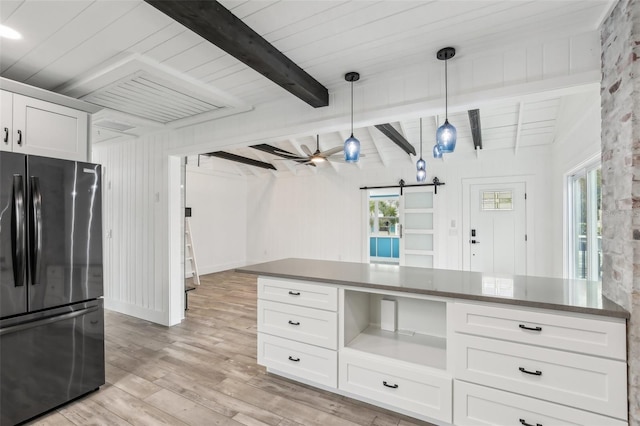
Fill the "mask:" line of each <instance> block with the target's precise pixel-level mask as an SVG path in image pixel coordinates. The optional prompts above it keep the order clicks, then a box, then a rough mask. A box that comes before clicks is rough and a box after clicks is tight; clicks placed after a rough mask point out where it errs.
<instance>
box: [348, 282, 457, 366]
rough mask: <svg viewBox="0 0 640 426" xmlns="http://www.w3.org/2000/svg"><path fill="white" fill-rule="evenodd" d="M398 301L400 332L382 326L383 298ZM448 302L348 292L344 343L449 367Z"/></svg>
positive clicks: (397, 321) (367, 350)
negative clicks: (447, 336)
mask: <svg viewBox="0 0 640 426" xmlns="http://www.w3.org/2000/svg"><path fill="white" fill-rule="evenodd" d="M382 299H385V300H394V301H395V306H396V309H395V311H396V312H395V313H396V323H397V329H396V331H387V330H382V329H381V328H380V322H381V320H380V317H381V307H380V306H381V300H382ZM446 310H447V305H446V302H443V301H439V300H428V299H421V298H417V297H405V296H395V295H394V296H390V295H382V294H377V293H369V292H364V291H356V290H345V292H344V311H345V312H344V346H345V347H346V348H350V349H354V350H359V351H363V352H367V353H370V354H375V355H380V356H384V357H388V358H390V359H396V360H400V361H405V362H410V363H414V364H419V365H423V366H427V367H432V368H437V369H441V370H446V368H447V339H446V335H447V323H446V316H447V315H446Z"/></svg>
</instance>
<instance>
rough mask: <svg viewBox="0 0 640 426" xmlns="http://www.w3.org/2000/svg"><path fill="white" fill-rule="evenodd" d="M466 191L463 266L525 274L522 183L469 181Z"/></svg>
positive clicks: (496, 271)
mask: <svg viewBox="0 0 640 426" xmlns="http://www.w3.org/2000/svg"><path fill="white" fill-rule="evenodd" d="M465 192H466V191H465ZM468 194H469V202H468V204H467V209H468V218H469V219H468V223H465V229H464V232H465V234H464V235H466V240H467V241H464V243H465V245H464V247H466V249H465V251H466V254H467V255H466V256H465V262H464V263H465V269H467V270H470V271H479V272H493V273H504V274H516V275H525V274H526V273H527V267H526V265H527V241H526V240H527V235H526V229H527V227H526V195H525V194H526V186H525V183H524V182H513V183H501V184H478V185H469V191H468Z"/></svg>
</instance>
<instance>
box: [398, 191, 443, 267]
mask: <svg viewBox="0 0 640 426" xmlns="http://www.w3.org/2000/svg"><path fill="white" fill-rule="evenodd" d="M403 192H404V194H403V195H402V196H400V224H401V225H402V228H401V229H402V230H401V232H400V265H402V266H419V267H422V268H433V265H434V264H435V250H434V247H435V244H434V243H435V242H434V227H433V225H434V223H435V221H434V212H435V209H434V202H435V197H434V194H433V187H413V188H404V191H403Z"/></svg>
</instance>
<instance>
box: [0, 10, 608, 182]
mask: <svg viewBox="0 0 640 426" xmlns="http://www.w3.org/2000/svg"><path fill="white" fill-rule="evenodd" d="M221 3H222V4H223V5H224V6H225V7H226V8H228V9H230V10H231V12H232V13H234V14H235V15H236V16H237V17H239V18H240V19H242V20H243V21H244V22H245V23H246V24H247V25H249V26H250V27H251V28H253V29H254V30H255V31H256V32H257V33H259V34H260V35H261V36H263V37H264V38H265V39H266V40H267V41H269V42H270V43H271V44H273V45H274V46H275V47H276V48H278V49H279V50H280V51H281V52H283V53H284V54H285V55H286V56H288V57H289V58H290V59H291V60H292V61H294V62H295V63H297V64H298V65H299V66H300V67H302V68H303V69H304V70H305V71H306V72H307V73H309V74H310V75H312V76H313V77H314V78H315V79H316V80H318V81H319V82H320V83H321V84H323V85H324V86H325V87H327V88H328V90H329V92H332V91H333V90H337V89H339V88H341V87H343V86H344V84H345V82H344V78H343V76H344V73H345V72H347V71H352V70H359V71H361V72H363V73H366V74H367V75H369V76H370V75H375V74H377V73H388V72H393V71H394V69H397V67H398V66H399V64H402V66H410V65H415V64H422V63H427V62H430V61H434V60H435V58H434V56H435V52H436V51H437V50H438V49H440V48H441V47H444V46H448V45H453V46H464V50H465V51H468V52H471V51H476V50H483V49H484V50H490V49H491V48H492V46H498V45H505V44H506V43H508V44H513V45H516V44H517V43H518V42H519V41H522V40H528V39H530V38H531V37H551V36H554V35H556V36H557V35H564V34H578V33H581V32H586V31H591V30H594V29H596V28H597V27H598V26H599V24H600V22H601V21H602V20H603V18H604V17H605V16H606V15H607V14H608V12H609V11H610V9H611V7H612V5H613V3H614V1H613V0H590V1H585V0H571V1H562V0H555V1H550V0H549V1H540V0H538V1H455V0H453V1H452V0H441V1H390V0H388V1H330V0H328V1H323V0H321V1H287V0H285V1H235V0H234V1H229V0H223V1H221ZM0 23H2V24H4V25H8V26H10V27H12V28H14V29H16V30H17V31H19V32H20V33H21V34H22V35H23V38H22V40H18V41H13V40H6V39H0V75H1V76H2V77H5V78H9V79H12V80H16V81H19V82H23V83H26V84H30V85H33V86H37V87H41V88H44V89H48V90H53V91H58V92H61V93H67V94H70V95H72V96H74V97H80V98H82V97H84V98H85V99H86V100H87V101H90V102H91V101H93V102H96V103H99V99H100V97H99V95H98V94H96V93H95V87H94V86H92V85H91V83H92V82H94V83H95V82H96V81H98V80H96V79H97V78H99V77H104V75H105V73H108V72H112V71H113V70H115V69H117V66H116V65H117V64H122V63H123V61H124V62H127V61H128V60H129V59H130V58H132V57H137V58H142V59H143V61H144V62H145V63H146V64H151V65H153V64H157V67H156V68H157V69H159V70H161V71H167V70H169V71H170V72H168V73H167V74H170V75H171V76H172V77H176V76H178V78H180V76H181V77H182V78H183V79H184V80H185V81H187V82H188V83H189V84H192V85H193V87H200V88H201V89H202V88H206V89H207V90H210V91H211V92H212V93H216V94H218V95H219V96H221V97H222V98H223V99H225V102H226V103H223V105H217V104H215V103H212V105H215V107H218V108H219V107H228V108H239V109H241V110H242V109H244V108H247V109H248V108H250V107H251V106H255V105H259V104H261V103H265V102H270V101H273V100H276V99H282V98H285V97H292V96H293V95H291V94H289V93H288V92H286V91H285V90H284V89H282V88H281V87H279V86H277V85H276V84H274V83H272V82H271V81H269V80H268V79H266V78H265V77H263V76H262V75H260V74H259V73H257V72H256V71H254V70H252V69H251V68H249V67H247V66H246V65H244V64H242V63H241V62H239V61H238V60H236V59H235V58H233V57H231V56H230V55H228V54H226V53H225V52H223V51H222V50H220V49H219V48H217V47H216V46H214V45H212V44H211V43H209V42H207V41H206V40H204V39H202V38H201V37H200V36H198V35H196V34H195V33H193V32H191V31H190V30H187V29H186V28H184V27H183V26H181V25H180V24H178V23H176V22H174V21H172V20H171V19H170V18H169V17H167V16H166V15H164V14H162V13H161V12H159V11H158V10H156V9H155V8H153V7H152V6H150V5H148V4H146V3H145V2H143V1H139V0H125V1H117V0H98V1H89V0H69V1H49V0H44V1H38V0H34V1H31V0H28V1H12V0H1V1H0ZM462 54H464V53H462ZM83 84H84V86H83ZM110 84H113V82H111V83H110ZM83 88H85V91H84V92H83ZM102 99H103V101H102V106H107V107H110V108H112V109H114V110H116V111H115V112H112V111H104V112H101V113H99V114H98V116H97V117H96V122H97V124H98V125H97V126H95V128H94V132H93V137H94V142H99V141H101V140H106V139H109V138H112V137H116V136H119V135H121V134H122V132H121V131H117V130H114V128H113V127H114V126H116V127H117V126H118V125H122V126H126V127H129V128H128V129H127V130H126V131H125V132H126V133H127V134H141V133H143V132H145V131H149V130H153V129H157V128H161V127H162V126H163V125H165V124H167V123H168V122H170V121H171V120H170V119H168V118H166V117H173V118H175V119H176V120H178V119H184V118H185V115H184V114H185V112H184V110H183V111H176V113H175V114H171V113H170V112H166V111H165V112H163V117H165V119H164V121H163V120H158V122H157V123H154V120H153V115H145V114H142V113H140V114H139V115H140V117H137V116H136V115H135V112H136V111H137V109H136V108H135V107H133V106H131V105H129V106H127V105H124V106H122V105H121V106H120V107H119V106H118V105H120V102H121V99H117V100H113V99H111V100H109V101H108V102H107V101H104V95H102ZM300 102H302V101H300ZM560 102H561V99H560V98H555V99H546V100H542V101H539V102H531V103H527V104H521V103H518V104H507V105H498V106H493V107H491V108H483V109H482V110H481V112H480V115H481V121H482V132H483V138H484V139H485V140H491V146H488V145H487V144H485V149H498V148H511V149H515V148H517V146H527V145H531V144H543V143H551V141H552V140H553V136H554V126H555V119H556V115H557V111H558V105H559V104H560ZM118 109H119V110H120V113H118V112H117V111H118ZM213 109H215V108H213V107H212V110H213ZM222 109H224V108H222ZM187 110H188V109H187ZM132 112H133V113H134V115H133V116H131V113H132ZM156 112H157V111H156ZM124 113H129V114H124ZM202 113H211V111H199V112H198V111H194V115H197V114H202ZM201 117H202V118H203V119H204V118H207V119H210V118H212V117H210V116H207V115H203V116H201ZM213 118H215V117H213ZM450 119H451V121H453V120H455V121H456V123H467V125H462V126H458V132H459V146H460V147H463V148H462V149H467V150H472V149H473V144H472V143H471V142H467V141H469V140H470V130H469V128H468V117H467V116H466V112H463V113H456V114H450ZM101 122H102V123H104V124H105V125H104V127H100V126H99V125H100V123H101ZM392 124H393V125H394V126H395V127H396V129H397V130H399V131H400V132H401V133H403V134H404V136H405V137H406V138H407V139H408V140H409V141H411V142H412V143H413V144H414V146H416V147H417V141H418V140H419V136H418V130H417V129H418V121H417V120H411V121H407V122H402V121H400V122H394V123H392ZM423 124H424V131H425V134H427V133H428V134H433V133H434V132H435V128H436V118H435V117H424V123H423ZM98 132H99V133H98ZM346 133H347V130H345V131H344V132H336V133H334V134H326V135H321V148H329V147H333V146H337V145H339V144H341V143H342V141H343V140H344V138H345V136H348V135H347V134H346ZM314 135H315V130H314V129H309V137H307V138H302V139H301V140H296V141H291V140H288V141H274V143H273V144H274V145H277V146H278V147H280V148H282V149H286V150H288V151H291V152H294V153H300V154H301V153H302V152H301V148H300V146H301V145H303V144H304V145H307V146H309V147H310V148H312V151H313V150H314V149H313V147H314V145H315V136H314ZM358 137H359V138H360V140H361V142H362V145H363V147H366V149H364V151H363V152H365V153H366V154H367V157H366V162H369V163H379V164H382V165H386V164H389V163H391V162H395V161H396V160H397V159H400V160H401V159H402V158H407V160H406V161H409V157H408V156H407V155H406V154H405V153H404V152H402V151H401V150H400V149H399V148H398V147H397V146H395V145H394V144H392V143H391V142H390V141H389V140H388V139H386V138H385V137H384V136H382V134H381V133H380V132H379V131H378V130H377V129H375V128H374V127H371V128H367V129H361V130H360V131H359V133H358ZM426 147H431V144H430V143H426V144H425V149H426ZM234 152H235V153H237V154H239V155H246V156H250V157H251V158H254V159H258V160H262V161H270V160H271V159H272V158H273V157H272V156H270V155H269V154H265V153H256V152H255V150H252V149H239V150H237V151H234ZM218 161H219V160H218ZM283 163H287V162H286V161H278V162H277V163H275V164H276V166H277V167H278V169H282V170H290V166H288V165H286V164H283ZM241 170H242V172H243V173H248V172H246V168H245V167H244V166H242V167H241ZM248 174H250V173H248Z"/></svg>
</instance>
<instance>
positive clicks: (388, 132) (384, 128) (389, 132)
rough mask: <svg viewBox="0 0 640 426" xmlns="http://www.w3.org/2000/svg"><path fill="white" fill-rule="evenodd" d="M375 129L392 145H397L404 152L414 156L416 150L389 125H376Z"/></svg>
mask: <svg viewBox="0 0 640 426" xmlns="http://www.w3.org/2000/svg"><path fill="white" fill-rule="evenodd" d="M376 129H378V130H380V131H381V132H382V133H383V134H384V135H385V136H386V137H388V138H389V139H391V141H392V142H393V143H395V144H396V145H398V146H399V147H400V148H401V149H402V150H403V151H404V152H406V153H407V154H411V155H416V149H415V148H414V147H413V145H411V144H410V143H409V141H408V140H406V139H405V138H404V136H402V135H401V134H400V132H398V131H397V130H396V129H395V127H393V126H392V125H391V124H390V123H385V124H376Z"/></svg>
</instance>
